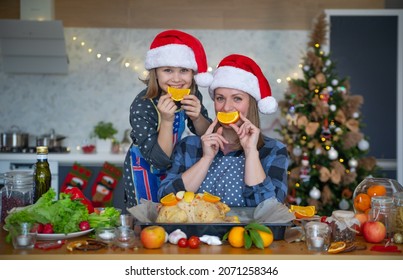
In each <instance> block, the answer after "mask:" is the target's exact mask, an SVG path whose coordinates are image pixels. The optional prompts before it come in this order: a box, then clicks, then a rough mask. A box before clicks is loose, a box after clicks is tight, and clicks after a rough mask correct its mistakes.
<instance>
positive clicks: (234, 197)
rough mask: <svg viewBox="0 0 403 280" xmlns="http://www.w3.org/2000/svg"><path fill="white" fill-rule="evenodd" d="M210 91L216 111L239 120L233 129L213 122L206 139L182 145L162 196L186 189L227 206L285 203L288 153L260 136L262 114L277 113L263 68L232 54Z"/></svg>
mask: <svg viewBox="0 0 403 280" xmlns="http://www.w3.org/2000/svg"><path fill="white" fill-rule="evenodd" d="M209 92H210V95H211V97H212V98H213V100H214V108H215V111H216V112H225V113H228V112H234V111H237V112H239V114H240V119H239V120H238V121H237V122H236V123H234V124H229V125H226V124H221V123H219V122H218V119H215V120H214V122H213V123H212V124H211V125H210V126H209V128H208V129H207V131H206V133H205V134H204V135H203V136H201V137H199V136H188V137H186V138H184V139H183V140H182V141H181V142H179V143H178V144H177V146H176V147H175V152H174V158H173V163H172V167H171V168H170V169H169V170H168V175H167V177H166V178H165V179H164V180H163V181H162V183H161V186H160V189H159V191H158V195H159V198H162V197H163V196H165V195H167V194H169V193H171V192H173V193H176V192H178V191H181V190H186V191H192V192H198V193H203V191H207V192H209V193H212V194H214V195H217V196H219V197H221V199H222V201H223V202H225V203H226V204H228V205H229V206H249V207H253V206H257V205H258V204H259V203H260V202H262V201H263V200H265V199H268V198H270V197H276V198H277V200H278V201H280V202H284V199H285V197H286V194H287V189H288V187H287V168H288V153H287V148H286V146H285V145H284V144H283V143H281V142H279V141H277V140H275V139H272V138H269V137H266V136H263V135H262V134H261V132H260V121H259V112H258V110H259V111H260V112H261V113H263V114H269V113H273V112H275V111H276V109H277V102H276V100H275V99H274V98H273V97H272V96H271V89H270V85H269V83H268V81H267V79H266V78H265V76H264V75H263V73H262V71H261V69H260V67H259V66H258V65H257V64H256V63H255V62H254V61H253V60H252V59H250V58H248V57H246V56H242V55H230V56H228V57H226V58H224V59H223V60H222V61H221V62H220V64H219V66H218V68H217V70H216V71H215V73H214V78H213V82H212V84H211V86H210V88H209Z"/></svg>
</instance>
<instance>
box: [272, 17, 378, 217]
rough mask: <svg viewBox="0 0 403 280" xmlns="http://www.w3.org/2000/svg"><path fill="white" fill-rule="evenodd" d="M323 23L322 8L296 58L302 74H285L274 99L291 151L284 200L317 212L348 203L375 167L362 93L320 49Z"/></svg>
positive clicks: (328, 211)
mask: <svg viewBox="0 0 403 280" xmlns="http://www.w3.org/2000/svg"><path fill="white" fill-rule="evenodd" d="M327 27H328V24H327V22H326V16H325V14H324V13H322V14H321V15H320V16H319V17H318V18H317V20H316V22H315V24H314V28H313V31H312V33H311V35H310V40H309V42H308V49H307V53H306V55H305V56H304V57H303V62H302V63H301V68H302V72H303V79H293V80H290V82H289V84H288V88H287V90H286V93H285V98H284V100H282V101H280V102H279V105H280V108H281V114H282V117H284V119H283V122H282V125H281V128H280V129H279V132H280V134H281V136H282V138H283V142H284V143H286V144H287V148H288V152H289V155H290V166H289V169H288V185H289V195H288V197H287V200H288V202H289V203H290V204H297V205H302V206H306V205H313V206H315V207H316V209H317V214H319V215H330V214H331V213H332V211H333V210H337V209H342V210H351V209H353V192H354V189H355V188H356V186H357V185H358V184H359V183H360V182H361V181H362V180H363V179H364V178H365V177H368V176H371V175H372V176H374V175H375V174H374V173H375V172H376V171H377V166H376V160H375V158H374V157H368V156H366V155H367V153H368V149H369V141H368V138H367V137H366V136H365V135H364V134H363V133H362V132H361V131H360V129H361V128H362V126H363V123H362V120H361V115H360V107H361V105H362V104H363V97H362V96H360V95H352V94H351V93H350V87H349V82H348V79H347V78H340V77H338V75H337V73H336V71H335V66H336V65H335V63H334V62H333V61H332V60H331V59H330V55H328V54H326V53H325V52H324V51H323V50H322V45H323V44H325V41H326V31H327Z"/></svg>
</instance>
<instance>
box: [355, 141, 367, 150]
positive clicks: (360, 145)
mask: <svg viewBox="0 0 403 280" xmlns="http://www.w3.org/2000/svg"><path fill="white" fill-rule="evenodd" d="M358 149H360V150H361V151H366V150H368V149H369V143H368V141H367V140H365V139H362V140H360V142H358Z"/></svg>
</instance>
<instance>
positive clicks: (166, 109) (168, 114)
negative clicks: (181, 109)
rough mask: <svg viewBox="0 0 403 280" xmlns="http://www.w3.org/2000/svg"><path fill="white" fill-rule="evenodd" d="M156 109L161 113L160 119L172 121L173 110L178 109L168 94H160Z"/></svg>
mask: <svg viewBox="0 0 403 280" xmlns="http://www.w3.org/2000/svg"><path fill="white" fill-rule="evenodd" d="M157 109H158V111H159V112H160V115H161V121H167V122H172V123H173V121H174V119H175V111H176V110H177V109H178V108H177V107H176V104H175V102H174V101H173V100H172V98H171V95H170V94H164V95H161V97H160V99H159V101H158V104H157Z"/></svg>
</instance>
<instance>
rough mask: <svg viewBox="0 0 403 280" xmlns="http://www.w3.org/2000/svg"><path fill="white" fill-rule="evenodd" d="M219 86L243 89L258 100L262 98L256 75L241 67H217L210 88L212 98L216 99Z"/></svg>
mask: <svg viewBox="0 0 403 280" xmlns="http://www.w3.org/2000/svg"><path fill="white" fill-rule="evenodd" d="M219 87H224V88H234V89H237V90H242V91H244V92H246V93H249V94H250V95H251V96H252V97H253V98H255V99H256V100H257V101H259V100H260V90H259V82H258V80H257V78H256V76H255V75H253V74H252V73H250V72H248V71H245V70H242V69H239V68H235V67H231V66H221V67H219V68H217V70H216V71H215V72H214V76H213V82H212V83H211V85H210V88H209V93H210V96H211V98H213V99H214V90H215V89H216V88H219Z"/></svg>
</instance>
